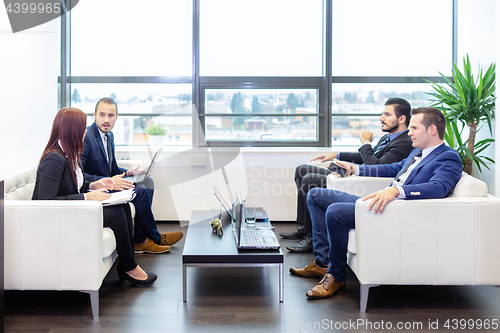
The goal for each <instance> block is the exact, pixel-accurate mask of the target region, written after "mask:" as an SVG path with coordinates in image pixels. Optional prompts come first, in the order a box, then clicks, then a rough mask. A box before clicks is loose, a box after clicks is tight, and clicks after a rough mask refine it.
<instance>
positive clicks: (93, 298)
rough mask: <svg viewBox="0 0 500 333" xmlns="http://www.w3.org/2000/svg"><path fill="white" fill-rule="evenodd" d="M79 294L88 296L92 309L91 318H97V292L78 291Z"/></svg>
mask: <svg viewBox="0 0 500 333" xmlns="http://www.w3.org/2000/svg"><path fill="white" fill-rule="evenodd" d="M80 292H81V293H87V294H89V295H90V306H91V307H92V317H93V318H94V319H98V318H99V290H80Z"/></svg>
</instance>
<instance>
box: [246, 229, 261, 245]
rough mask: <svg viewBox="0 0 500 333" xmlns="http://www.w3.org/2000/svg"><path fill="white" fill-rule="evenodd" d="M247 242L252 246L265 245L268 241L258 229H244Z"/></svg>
mask: <svg viewBox="0 0 500 333" xmlns="http://www.w3.org/2000/svg"><path fill="white" fill-rule="evenodd" d="M244 236H245V242H246V244H247V245H251V246H263V245H266V242H265V241H264V240H263V239H262V233H260V232H258V231H256V230H245V231H244Z"/></svg>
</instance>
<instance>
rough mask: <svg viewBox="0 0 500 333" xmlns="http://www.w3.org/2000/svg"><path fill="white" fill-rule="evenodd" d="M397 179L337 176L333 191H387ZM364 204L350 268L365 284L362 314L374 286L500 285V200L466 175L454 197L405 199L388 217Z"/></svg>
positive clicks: (352, 240) (350, 244)
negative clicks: (499, 218)
mask: <svg viewBox="0 0 500 333" xmlns="http://www.w3.org/2000/svg"><path fill="white" fill-rule="evenodd" d="M391 180H392V179H390V178H369V177H355V176H354V177H347V178H338V177H335V176H329V178H328V185H327V187H328V188H331V189H335V190H338V191H344V192H347V193H351V194H355V195H358V196H361V197H362V196H365V195H367V194H370V193H373V192H375V191H377V190H380V189H383V188H384V187H386V186H387V185H389V184H390V183H391ZM368 203H369V201H366V202H363V201H362V200H358V201H357V202H356V212H355V214H356V229H352V230H351V231H350V233H349V242H348V265H349V267H351V269H352V271H353V272H354V273H355V274H356V277H357V278H358V280H359V283H360V286H361V291H360V293H361V297H360V311H361V312H365V311H366V306H367V301H368V293H369V288H371V287H374V286H379V285H382V284H395V285H405V284H409V285H498V284H500V261H499V260H498V258H499V257H500V242H499V241H498V240H499V239H500V223H498V218H497V217H498V216H500V198H497V197H493V196H491V195H489V194H487V186H486V184H485V183H484V182H482V181H480V180H478V179H475V178H473V177H471V176H469V175H466V174H463V175H462V178H461V179H460V181H459V183H458V184H457V186H456V187H455V189H454V191H453V194H452V196H451V197H448V198H445V199H432V200H398V199H396V200H395V201H393V202H391V203H390V204H388V205H387V206H386V207H385V209H384V212H383V213H382V214H373V212H371V211H369V210H368V208H367V207H368Z"/></svg>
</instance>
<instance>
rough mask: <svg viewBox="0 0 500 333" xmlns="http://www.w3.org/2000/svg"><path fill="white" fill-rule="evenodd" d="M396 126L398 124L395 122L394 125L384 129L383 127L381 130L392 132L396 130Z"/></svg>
mask: <svg viewBox="0 0 500 333" xmlns="http://www.w3.org/2000/svg"><path fill="white" fill-rule="evenodd" d="M386 125H387V124H386ZM388 126H389V125H388ZM398 127H399V125H398V124H396V125H394V126H392V127H388V128H386V129H383V128H382V132H388V133H392V132H393V131H395V130H397V129H398Z"/></svg>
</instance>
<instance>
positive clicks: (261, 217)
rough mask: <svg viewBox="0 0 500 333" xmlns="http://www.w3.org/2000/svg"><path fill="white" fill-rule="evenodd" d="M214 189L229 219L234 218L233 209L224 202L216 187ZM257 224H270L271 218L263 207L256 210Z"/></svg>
mask: <svg viewBox="0 0 500 333" xmlns="http://www.w3.org/2000/svg"><path fill="white" fill-rule="evenodd" d="M213 188H214V195H215V197H216V198H217V200H219V202H220V203H221V205H222V207H224V210H225V211H226V213H227V214H228V215H229V217H232V216H233V214H232V208H231V206H229V204H228V203H227V202H226V200H224V197H223V196H222V195H221V194H220V192H219V190H217V188H216V187H215V186H213ZM255 222H269V217H268V216H267V213H266V211H265V210H264V208H262V207H257V208H256V209H255Z"/></svg>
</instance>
